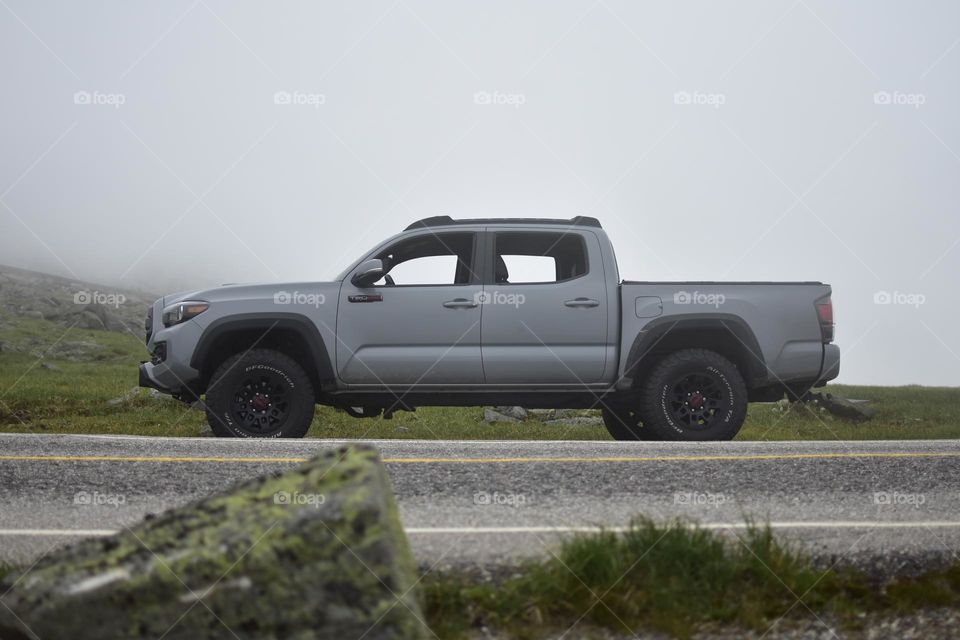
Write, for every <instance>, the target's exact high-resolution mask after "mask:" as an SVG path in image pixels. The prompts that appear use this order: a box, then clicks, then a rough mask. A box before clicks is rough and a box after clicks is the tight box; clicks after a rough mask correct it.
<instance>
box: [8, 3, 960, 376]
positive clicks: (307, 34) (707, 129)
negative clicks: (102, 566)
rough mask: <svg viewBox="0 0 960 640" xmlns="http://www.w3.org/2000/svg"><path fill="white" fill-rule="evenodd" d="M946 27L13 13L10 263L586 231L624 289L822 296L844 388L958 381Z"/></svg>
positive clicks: (952, 92) (252, 263) (817, 6)
mask: <svg viewBox="0 0 960 640" xmlns="http://www.w3.org/2000/svg"><path fill="white" fill-rule="evenodd" d="M958 18H960V5H958V4H957V3H956V2H949V1H945V2H924V3H915V2H869V3H868V2H859V3H852V2H848V3H842V6H841V4H840V3H830V2H813V1H808V0H803V1H799V2H789V1H788V2H769V1H762V2H761V1H758V2H737V3H728V2H722V3H720V2H685V3H676V2H659V3H642V4H641V3H634V2H623V1H614V0H602V1H600V2H595V3H594V2H549V3H548V2H532V3H519V2H475V1H469V2H449V1H447V2H417V1H414V0H400V1H397V2H392V1H387V2H372V3H369V2H343V3H316V2H271V3H261V2H220V1H214V0H203V1H198V2H192V1H187V2H163V3H140V2H131V3H126V2H112V3H94V2H44V3H37V2H29V1H24V0H16V1H14V0H3V4H2V6H0V60H2V74H3V78H2V87H3V94H2V95H3V100H2V101H0V131H2V141H3V153H2V154H0V263H2V264H8V265H13V266H19V267H24V268H30V269H37V270H41V271H47V272H52V273H57V274H60V275H68V276H70V275H72V276H74V277H77V278H80V279H84V280H90V281H94V282H101V283H107V284H112V285H116V286H124V287H136V288H143V289H146V290H149V291H153V292H157V293H164V292H165V291H170V290H181V289H193V288H201V287H206V286H211V285H216V284H219V283H223V282H245V281H271V280H294V279H296V280H320V279H325V278H330V277H332V276H333V275H335V274H336V273H338V271H339V270H340V269H341V268H343V266H344V265H346V264H347V263H348V262H349V261H350V260H352V259H353V258H354V257H356V256H357V255H359V254H360V253H361V252H362V251H365V250H366V249H368V248H369V247H371V246H372V245H374V244H375V243H376V242H377V241H378V240H379V239H381V238H383V237H385V236H387V235H390V234H393V233H396V232H398V231H399V230H401V229H402V228H403V227H405V226H406V225H407V224H409V223H410V222H411V221H413V220H415V219H418V218H421V217H426V216H430V215H438V214H449V215H452V216H454V217H477V216H508V217H513V216H545V217H563V218H566V217H570V216H573V215H578V214H583V215H592V216H596V217H598V218H600V220H601V221H602V222H603V225H604V227H605V228H606V229H607V231H608V233H609V234H610V235H611V237H612V239H613V241H614V244H615V247H616V251H617V256H618V259H619V263H620V272H621V277H624V278H630V279H640V280H710V279H719V280H724V279H731V280H822V281H824V282H828V283H830V284H832V285H833V290H834V305H835V311H836V317H837V322H838V327H837V341H838V343H839V344H840V345H841V348H842V350H843V361H842V372H841V376H840V378H839V380H838V381H840V382H846V383H864V384H907V383H921V384H929V385H958V384H960V337H958V332H957V330H956V327H957V317H958V316H960V301H958V297H960V289H958V287H957V285H956V278H957V273H958V271H960V269H958V267H960V244H958V241H960V216H958V207H957V202H958V200H960V198H958V196H960V193H958V192H960V180H958V179H957V178H958V176H960V130H958V119H957V116H956V114H957V113H960V100H958V98H960V96H958V82H957V81H958V78H960V74H958V71H960V46H958V42H960V19H958ZM878 92H879V93H878ZM883 292H886V293H888V294H890V296H889V299H890V301H891V303H890V304H877V303H876V302H875V297H876V296H877V295H878V294H881V295H880V297H879V298H878V299H879V300H881V301H883V300H885V299H886V298H884V297H883V296H882V293H883Z"/></svg>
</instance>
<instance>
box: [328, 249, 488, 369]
mask: <svg viewBox="0 0 960 640" xmlns="http://www.w3.org/2000/svg"><path fill="white" fill-rule="evenodd" d="M479 236H480V234H478V233H476V232H472V231H471V232H464V231H460V232H438V233H434V232H433V231H425V232H423V233H420V234H417V235H414V236H412V237H411V236H408V237H405V238H403V239H401V240H398V241H397V242H395V243H394V244H392V245H390V246H389V247H388V248H386V249H384V250H383V251H380V252H379V253H378V255H376V256H371V257H375V258H380V259H381V260H383V262H384V267H385V270H386V276H385V277H384V278H383V279H381V280H380V281H379V282H377V283H376V284H374V285H373V286H370V287H364V288H358V287H356V286H354V285H353V284H352V283H351V282H350V277H349V276H348V277H347V278H346V279H345V280H344V282H343V286H342V287H341V289H340V300H339V305H338V310H337V337H338V339H337V372H338V375H339V376H340V379H341V380H343V381H344V382H347V383H349V384H358V385H359V384H364V385H374V386H381V387H382V386H394V385H396V386H412V385H461V384H467V385H472V384H479V383H482V382H483V365H482V363H481V356H480V313H481V307H480V304H479V302H480V298H481V293H482V290H483V285H482V283H481V279H480V277H479V276H478V275H476V274H475V269H476V267H475V262H476V256H477V253H478V252H477V243H478V238H479Z"/></svg>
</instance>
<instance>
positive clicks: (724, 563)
mask: <svg viewBox="0 0 960 640" xmlns="http://www.w3.org/2000/svg"><path fill="white" fill-rule="evenodd" d="M422 585H423V596H424V602H425V609H426V615H427V619H428V623H429V624H430V626H431V627H432V628H433V630H434V631H435V632H436V633H437V634H438V635H439V636H440V637H442V638H457V637H465V636H467V635H468V633H469V632H470V631H472V630H476V629H478V628H480V627H487V628H490V629H492V630H494V631H497V632H500V633H504V634H505V635H506V636H508V637H514V638H535V637H545V636H547V635H549V633H548V631H551V630H552V631H555V632H557V633H562V632H563V631H565V630H567V629H569V628H570V627H571V626H572V625H574V624H577V625H578V627H577V629H578V633H573V634H572V636H571V637H582V634H584V633H587V632H590V631H591V630H593V631H599V630H605V631H612V632H617V633H621V634H626V635H627V636H629V635H632V634H633V633H635V632H637V631H640V630H650V629H654V630H658V631H662V632H665V633H668V634H670V635H672V636H675V637H680V638H686V637H689V636H690V635H691V634H692V633H693V632H694V631H695V630H697V629H698V628H699V627H702V626H703V625H708V624H711V625H722V626H734V627H739V628H746V629H754V630H758V631H761V632H762V631H764V630H766V629H767V628H768V627H769V626H770V625H771V624H772V623H773V622H774V621H775V620H777V619H778V618H780V616H782V615H784V614H787V613H788V612H792V613H793V614H794V615H793V618H794V619H806V618H808V617H809V614H808V612H807V611H806V609H805V608H804V607H803V606H799V605H797V606H796V607H794V606H793V605H794V604H795V602H796V597H795V596H794V594H796V596H802V598H803V602H804V604H805V605H806V606H807V607H809V608H810V609H811V610H812V611H814V612H817V614H818V615H819V616H821V617H826V616H830V617H831V618H832V619H834V620H838V621H839V622H840V623H841V624H844V625H848V626H856V625H857V624H858V621H860V620H861V618H860V617H858V614H861V613H864V612H877V613H881V614H896V613H904V612H910V611H915V610H917V609H920V608H925V607H934V606H949V607H955V606H958V605H960V566H957V565H955V566H953V567H951V568H950V569H949V570H947V571H942V572H936V573H930V574H927V575H924V576H921V577H918V578H909V579H902V580H896V581H894V582H892V583H889V584H886V585H882V587H881V586H880V585H874V584H872V583H871V581H870V580H868V578H867V577H866V576H864V575H862V574H860V573H857V572H856V571H853V570H821V569H817V568H815V567H814V565H813V564H812V563H811V562H810V560H809V559H807V558H806V557H805V556H803V555H802V554H800V553H797V552H795V551H793V550H791V549H790V548H788V547H786V546H784V545H783V544H782V543H780V542H779V541H777V539H776V538H774V536H773V535H772V534H771V532H770V529H768V528H764V527H755V528H750V529H748V530H746V531H745V532H743V533H742V534H740V535H739V540H733V541H731V540H729V539H724V538H723V537H721V536H720V535H719V534H717V533H714V532H711V531H705V530H702V529H697V528H692V527H688V526H684V525H682V524H681V523H673V524H668V525H655V524H653V523H652V522H650V521H647V520H637V521H635V522H634V523H633V525H632V526H631V528H630V529H629V530H628V531H627V532H626V533H624V534H614V533H609V532H603V533H599V534H589V535H581V536H578V537H575V538H572V539H570V540H569V541H567V542H565V543H563V545H562V546H561V548H560V550H559V552H558V553H556V555H554V556H552V557H551V558H549V559H547V560H544V561H539V562H531V563H528V564H527V565H525V566H523V567H522V568H520V569H519V570H518V571H517V572H515V574H514V575H513V577H509V578H507V579H505V580H501V581H494V582H479V581H477V580H474V579H472V578H470V577H467V576H465V575H463V574H455V573H445V574H429V575H428V576H427V577H426V578H425V579H424V580H423V582H422ZM787 621H788V623H789V621H790V616H789V615H788V616H787Z"/></svg>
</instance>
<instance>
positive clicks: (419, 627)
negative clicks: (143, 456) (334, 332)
mask: <svg viewBox="0 0 960 640" xmlns="http://www.w3.org/2000/svg"><path fill="white" fill-rule="evenodd" d="M414 573H415V567H414V562H413V558H412V555H411V553H410V548H409V546H408V544H407V540H406V536H405V534H404V532H403V529H402V527H401V525H400V521H399V519H398V517H397V509H396V503H395V502H394V499H393V493H392V490H391V487H390V482H389V479H388V477H387V475H386V472H385V469H384V467H383V465H382V464H381V463H380V461H379V457H378V454H377V452H376V450H375V449H373V448H371V447H367V446H351V447H344V448H340V449H337V450H332V451H329V452H327V453H324V454H322V455H320V456H318V457H317V458H314V459H312V460H311V461H310V462H308V463H306V464H305V465H303V466H301V467H299V468H296V469H292V470H289V471H286V472H283V473H278V474H274V475H268V476H263V477H259V478H256V479H254V480H250V481H247V482H244V483H242V484H239V485H237V486H236V487H234V488H232V489H230V490H228V491H227V492H225V493H222V494H219V495H215V496H212V497H209V498H205V499H203V500H201V501H199V502H196V503H193V504H191V505H187V506H185V507H182V508H179V509H174V510H171V511H168V512H166V513H164V514H162V515H160V516H158V517H155V518H152V519H148V520H146V521H144V522H143V523H141V524H139V525H137V526H135V527H133V528H132V529H129V530H125V531H123V532H122V533H119V534H117V535H115V536H112V537H109V538H98V539H90V540H85V541H83V542H81V543H79V544H76V545H74V546H71V547H67V548H65V549H62V550H60V551H58V552H55V553H53V554H51V555H49V556H46V557H45V558H44V559H42V560H41V561H40V562H39V563H38V564H37V565H36V566H34V567H33V568H32V569H30V570H29V571H27V572H26V573H25V574H23V575H22V576H21V575H10V576H7V578H6V579H5V580H4V583H3V584H2V585H0V593H3V592H7V591H8V589H9V592H7V594H6V595H5V596H4V597H3V604H4V605H5V606H3V607H0V638H5V639H7V640H20V639H26V638H35V637H40V638H45V639H46V638H72V639H77V640H83V639H86V638H91V639H92V638H97V639H101V640H106V639H112V638H144V637H152V638H159V637H163V638H165V639H167V640H174V639H180V638H183V639H190V640H202V639H207V638H244V639H245V638H277V639H280V638H290V639H294V640H307V639H313V638H359V637H361V636H362V637H364V638H366V639H371V640H372V639H377V638H420V637H424V636H426V635H427V634H428V633H429V632H428V631H427V629H426V627H425V626H424V624H423V622H422V614H421V612H420V609H419V605H418V603H417V600H416V598H415V594H414V591H413V589H412V587H413V585H414V584H415V575H414ZM11 587H12V588H11Z"/></svg>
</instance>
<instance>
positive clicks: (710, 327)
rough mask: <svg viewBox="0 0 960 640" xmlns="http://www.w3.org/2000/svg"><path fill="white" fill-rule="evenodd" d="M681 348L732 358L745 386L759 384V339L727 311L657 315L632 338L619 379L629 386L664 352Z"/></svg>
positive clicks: (763, 371)
mask: <svg viewBox="0 0 960 640" xmlns="http://www.w3.org/2000/svg"><path fill="white" fill-rule="evenodd" d="M682 349H709V350H710V351H715V352H717V353H719V354H720V355H722V356H723V357H725V358H726V359H728V360H730V361H731V362H733V364H734V365H735V366H736V367H737V370H739V371H740V372H741V375H742V376H743V379H744V381H745V382H746V384H747V388H748V389H751V388H755V387H760V386H763V384H764V383H765V382H766V381H767V378H768V376H767V366H766V363H765V360H764V358H763V352H762V351H761V349H760V343H759V342H758V341H757V337H756V335H754V333H753V330H752V329H751V328H750V326H749V325H748V324H747V323H746V321H744V320H743V318H741V317H740V316H736V315H733V314H728V313H719V314H685V315H682V316H668V317H664V318H658V319H656V320H654V321H652V322H650V323H649V324H647V325H646V326H645V327H644V328H643V329H642V330H641V331H640V332H639V333H638V334H637V336H636V338H634V341H633V344H632V345H631V347H630V351H629V352H628V355H627V362H626V365H625V367H624V373H623V379H624V381H627V380H629V381H630V386H631V387H635V386H636V384H637V383H638V382H639V381H641V380H643V379H644V377H645V376H646V374H647V373H648V372H649V371H650V370H651V369H652V368H653V367H654V366H655V365H656V364H657V362H659V361H660V360H662V359H663V358H664V357H665V356H666V355H668V354H670V353H674V352H676V351H680V350H682Z"/></svg>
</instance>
